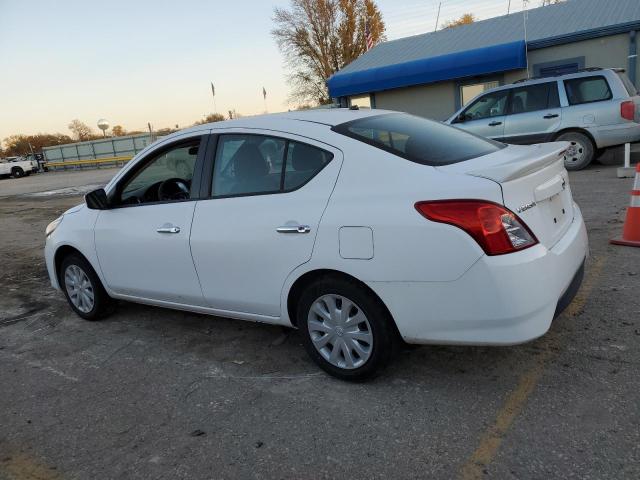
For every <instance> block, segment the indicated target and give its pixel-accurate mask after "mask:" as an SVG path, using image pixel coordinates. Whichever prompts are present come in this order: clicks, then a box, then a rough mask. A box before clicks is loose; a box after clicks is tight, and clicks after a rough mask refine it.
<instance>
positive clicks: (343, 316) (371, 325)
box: [297, 277, 398, 381]
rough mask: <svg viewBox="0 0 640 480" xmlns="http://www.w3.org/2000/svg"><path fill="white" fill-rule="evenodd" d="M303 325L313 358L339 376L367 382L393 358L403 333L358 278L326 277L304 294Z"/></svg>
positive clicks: (300, 320) (300, 309) (301, 304)
mask: <svg viewBox="0 0 640 480" xmlns="http://www.w3.org/2000/svg"><path fill="white" fill-rule="evenodd" d="M297 318H298V328H299V329H300V332H301V335H302V339H303V344H304V346H305V349H306V350H307V353H308V354H309V356H310V357H311V358H312V359H313V361H314V362H315V363H316V364H318V366H319V367H320V368H322V369H323V370H324V371H326V372H327V373H329V374H331V375H333V376H334V377H337V378H340V379H343V380H351V381H362V380H366V379H368V378H371V377H372V376H374V375H375V374H376V373H378V372H379V371H380V370H381V369H382V368H384V367H385V366H386V365H387V364H388V363H389V361H390V360H391V358H392V355H393V352H394V350H395V346H396V345H397V342H398V335H397V333H396V331H395V329H394V327H393V324H392V322H393V321H392V319H391V318H390V317H389V314H388V312H387V311H386V309H385V307H384V305H382V302H381V301H380V300H379V299H378V298H377V297H375V295H373V294H372V293H371V292H370V291H368V290H367V289H366V288H365V287H363V286H362V285H360V284H358V283H357V282H354V281H350V280H348V279H344V278H341V277H325V278H323V279H320V280H318V281H316V282H314V283H312V284H311V285H309V286H308V287H307V288H306V290H305V291H304V292H303V293H302V295H301V297H300V301H299V303H298V311H297Z"/></svg>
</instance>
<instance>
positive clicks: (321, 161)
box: [284, 142, 332, 190]
mask: <svg viewBox="0 0 640 480" xmlns="http://www.w3.org/2000/svg"><path fill="white" fill-rule="evenodd" d="M331 158H332V155H331V154H330V153H329V152H325V151H324V150H320V149H319V148H316V147H312V146H311V145H307V144H305V143H299V142H289V145H288V148H287V158H286V164H285V170H284V190H295V189H296V188H298V187H301V186H302V185H304V184H305V183H307V182H308V181H309V180H311V179H312V178H313V177H314V176H315V174H316V173H318V172H319V171H320V170H322V169H323V168H324V166H325V165H326V164H327V163H329V162H330V161H331Z"/></svg>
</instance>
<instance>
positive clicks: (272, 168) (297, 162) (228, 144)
mask: <svg viewBox="0 0 640 480" xmlns="http://www.w3.org/2000/svg"><path fill="white" fill-rule="evenodd" d="M332 158H333V155H332V154H330V153H329V152H325V151H324V150H321V149H319V148H316V147H312V146H311V145H307V144H304V143H299V142H294V141H289V140H286V139H284V138H277V137H269V136H265V135H250V134H249V135H245V134H233V135H221V136H220V139H219V140H218V147H217V152H216V158H215V161H214V166H213V185H212V191H213V192H212V195H213V196H214V197H230V196H239V195H258V194H266V193H280V192H285V191H290V190H295V189H297V188H300V187H301V186H302V185H304V184H305V183H307V182H308V181H309V180H311V179H312V178H313V177H314V176H315V175H316V174H317V173H318V172H319V171H320V170H322V169H323V168H324V167H325V166H326V165H327V164H328V163H329V162H330V161H331V159H332Z"/></svg>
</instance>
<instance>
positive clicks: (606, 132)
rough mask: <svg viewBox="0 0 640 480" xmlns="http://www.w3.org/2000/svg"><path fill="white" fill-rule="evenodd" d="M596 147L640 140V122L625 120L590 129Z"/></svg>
mask: <svg viewBox="0 0 640 480" xmlns="http://www.w3.org/2000/svg"><path fill="white" fill-rule="evenodd" d="M591 134H592V135H593V138H594V140H595V141H596V145H597V146H598V148H604V147H612V146H614V145H621V144H623V143H633V142H637V141H640V123H635V122H625V123H621V124H619V125H607V126H601V127H598V128H594V129H592V130H591Z"/></svg>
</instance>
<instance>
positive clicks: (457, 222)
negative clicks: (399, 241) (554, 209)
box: [415, 200, 538, 255]
mask: <svg viewBox="0 0 640 480" xmlns="http://www.w3.org/2000/svg"><path fill="white" fill-rule="evenodd" d="M415 207H416V210H417V211H418V212H420V214H422V216H424V217H425V218H427V219H428V220H431V221H433V222H439V223H448V224H449V225H453V226H454V227H458V228H461V229H462V230H464V231H465V232H467V233H468V234H469V235H471V237H472V238H473V239H474V240H475V241H476V242H478V245H480V247H482V249H483V250H484V251H485V253H486V254H487V255H503V254H505V253H512V252H517V251H519V250H524V249H525V248H529V247H532V246H533V245H536V244H537V243H538V240H537V239H536V237H535V235H534V234H533V233H532V232H531V231H530V230H529V228H528V227H527V226H526V225H525V223H524V222H523V221H522V220H520V219H519V218H518V217H517V216H516V214H514V213H513V212H512V211H511V210H509V209H507V208H505V207H503V206H502V205H498V204H497V203H493V202H488V201H484V200H436V201H431V202H418V203H416V204H415Z"/></svg>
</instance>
